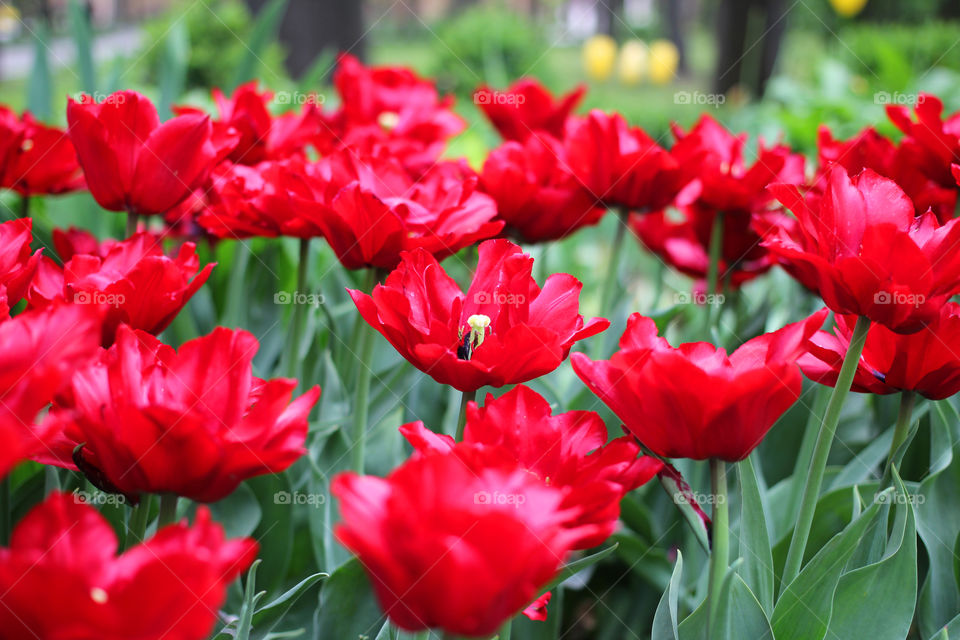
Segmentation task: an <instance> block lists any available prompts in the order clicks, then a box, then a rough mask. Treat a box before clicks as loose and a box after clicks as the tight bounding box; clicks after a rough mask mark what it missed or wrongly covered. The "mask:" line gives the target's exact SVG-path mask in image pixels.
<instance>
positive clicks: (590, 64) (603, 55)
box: [583, 35, 617, 80]
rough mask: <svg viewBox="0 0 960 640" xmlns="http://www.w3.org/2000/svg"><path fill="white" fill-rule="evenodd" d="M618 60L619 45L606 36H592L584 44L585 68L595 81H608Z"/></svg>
mask: <svg viewBox="0 0 960 640" xmlns="http://www.w3.org/2000/svg"><path fill="white" fill-rule="evenodd" d="M616 60H617V43H616V42H615V41H614V39H613V38H611V37H610V36H606V35H596V36H591V37H590V38H589V39H588V40H587V41H586V42H584V43H583V66H584V68H585V69H586V71H587V75H588V76H589V77H590V78H592V79H594V80H606V79H607V78H609V77H610V74H611V73H613V65H614V63H616Z"/></svg>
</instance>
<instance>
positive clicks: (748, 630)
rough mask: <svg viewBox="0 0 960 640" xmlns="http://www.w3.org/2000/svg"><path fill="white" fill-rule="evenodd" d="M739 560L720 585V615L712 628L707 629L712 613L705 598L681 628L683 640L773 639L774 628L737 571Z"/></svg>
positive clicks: (680, 632)
mask: <svg viewBox="0 0 960 640" xmlns="http://www.w3.org/2000/svg"><path fill="white" fill-rule="evenodd" d="M739 564H740V561H738V562H736V563H734V565H733V566H731V567H730V569H729V570H728V571H727V575H726V576H724V578H723V585H722V586H721V588H720V595H719V604H718V609H717V610H718V612H719V617H718V619H717V621H716V623H715V625H714V627H713V628H712V629H709V630H708V629H707V626H708V624H709V614H708V606H707V604H708V603H707V601H706V600H704V601H703V602H702V603H701V604H700V606H699V607H697V609H696V611H694V612H693V613H691V614H690V615H689V616H688V617H687V618H686V619H685V620H684V621H683V622H681V623H680V626H679V627H678V631H679V638H680V640H704V639H705V638H708V637H709V638H710V639H711V640H744V639H746V638H750V640H773V638H774V635H773V629H772V628H771V626H770V621H769V619H768V618H767V614H766V613H764V611H763V608H762V607H761V606H760V602H759V601H758V600H757V598H756V596H755V595H753V592H751V591H750V587H748V586H747V584H746V583H745V582H744V581H743V578H741V577H740V576H739V575H738V573H737V570H738V569H739V567H738V565H739Z"/></svg>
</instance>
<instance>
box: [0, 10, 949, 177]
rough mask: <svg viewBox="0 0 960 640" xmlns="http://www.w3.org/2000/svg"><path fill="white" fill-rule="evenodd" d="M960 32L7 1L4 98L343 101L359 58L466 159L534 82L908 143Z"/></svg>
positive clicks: (38, 104)
mask: <svg viewBox="0 0 960 640" xmlns="http://www.w3.org/2000/svg"><path fill="white" fill-rule="evenodd" d="M958 36H960V2H957V1H956V0H915V1H912V2H901V1H899V0H869V1H868V0H723V1H719V0H600V1H596V0H350V1H346V0H18V1H11V0H0V95H2V101H3V102H5V103H7V104H10V105H11V106H13V107H14V108H16V109H18V110H19V109H22V108H30V109H31V110H32V111H34V112H36V113H37V114H38V115H40V116H41V117H47V118H49V119H53V120H55V121H62V119H63V115H62V114H63V104H64V99H63V97H62V96H64V95H65V94H72V93H74V92H77V91H79V90H86V91H88V92H91V93H93V92H100V93H104V94H106V93H108V92H110V91H112V90H114V89H117V88H121V87H123V88H130V87H132V88H139V89H141V90H143V91H145V92H147V93H148V94H152V95H153V96H154V97H155V98H157V99H158V100H159V102H160V104H161V106H162V107H163V106H167V105H169V104H171V103H173V102H174V101H179V102H192V103H198V102H202V101H203V100H204V99H205V96H207V95H209V94H208V92H209V89H210V87H213V86H219V87H222V88H224V89H229V88H232V87H233V86H236V85H237V84H239V83H240V82H242V81H244V80H247V79H250V78H252V77H259V78H260V79H261V80H262V81H263V82H264V83H265V84H266V85H267V86H269V87H270V88H273V89H276V90H282V89H291V88H292V89H300V88H303V89H305V90H308V91H318V90H320V92H321V94H322V95H326V93H324V92H323V91H322V89H323V87H324V85H326V84H327V83H328V82H329V79H330V72H331V70H332V68H333V66H334V65H335V59H336V54H337V52H340V51H349V52H351V53H353V54H355V55H358V56H359V57H361V58H362V59H364V60H366V61H367V62H370V63H374V64H403V65H409V66H412V67H413V68H415V69H416V70H417V71H419V72H420V73H422V74H425V75H430V76H433V77H435V78H436V79H437V82H438V84H439V86H440V88H441V90H443V91H448V92H452V93H455V94H456V95H457V96H458V110H459V111H460V112H461V113H462V114H463V115H464V116H465V117H466V118H467V119H468V121H469V122H470V123H471V126H470V128H469V129H468V130H467V132H466V133H465V134H464V135H463V136H461V138H460V139H458V140H457V143H456V144H455V145H454V147H453V148H452V149H451V154H453V155H457V154H466V155H467V156H468V157H469V158H471V160H472V161H474V162H476V161H479V160H481V159H482V158H483V156H484V153H485V150H486V149H488V148H489V147H490V146H493V145H494V144H495V143H496V137H495V136H494V135H493V133H492V131H491V130H490V129H489V127H488V126H487V125H486V123H485V122H483V121H482V119H481V118H480V116H479V114H478V112H477V110H476V109H475V108H474V105H473V104H472V99H471V95H472V91H473V90H474V89H475V88H476V87H477V86H478V85H480V84H484V83H486V84H489V85H491V86H494V87H502V86H505V85H506V84H508V83H509V82H511V81H512V80H514V79H516V78H518V77H520V76H523V75H534V76H537V77H538V78H540V79H541V80H542V81H543V82H544V83H546V84H547V86H549V87H551V88H552V89H554V90H557V91H561V90H566V89H570V88H572V87H574V86H575V85H577V84H579V83H586V84H587V85H589V88H590V90H589V92H588V94H587V99H586V101H585V105H584V106H586V107H594V106H597V107H602V108H604V109H606V110H617V111H620V112H621V113H623V114H624V115H625V116H626V117H627V119H628V120H629V121H631V122H633V123H636V124H639V125H641V126H643V127H645V128H647V129H648V130H650V132H651V133H652V134H653V135H655V136H657V137H659V136H661V135H663V134H665V133H666V132H667V131H668V127H669V125H670V123H671V121H676V122H678V123H680V124H681V125H689V124H690V123H692V122H693V120H694V119H695V118H696V117H697V115H698V114H699V113H701V112H703V111H709V112H711V113H714V115H715V116H716V117H717V118H718V119H719V120H720V121H721V122H723V123H724V124H725V125H727V126H728V127H730V128H732V129H741V130H745V131H748V132H750V133H755V134H762V135H764V136H765V137H767V138H768V139H770V138H776V137H777V136H782V137H783V138H784V140H785V141H786V142H788V143H789V144H791V145H794V146H795V147H797V148H798V149H799V150H802V151H810V150H812V149H814V148H815V140H816V128H817V125H818V124H819V123H821V122H822V123H825V124H827V125H828V126H831V128H833V129H834V131H835V133H836V134H837V135H838V136H841V137H843V136H847V135H851V134H853V133H855V132H856V131H857V130H858V129H859V128H860V127H861V126H863V125H865V124H871V123H876V124H880V126H881V129H882V130H883V131H884V133H891V134H892V133H893V131H892V128H891V127H890V125H889V124H888V123H887V122H886V118H885V117H884V115H883V108H884V106H885V104H891V103H901V104H908V103H912V100H913V98H911V96H915V95H916V93H917V92H918V91H922V90H926V91H932V92H935V93H937V94H939V95H941V96H942V97H943V98H944V100H945V102H946V106H947V107H948V109H950V108H956V107H957V106H958V103H957V99H958V98H960V82H957V79H958V75H957V74H958V72H960V46H958ZM191 94H196V95H191ZM161 111H162V112H163V111H164V109H161Z"/></svg>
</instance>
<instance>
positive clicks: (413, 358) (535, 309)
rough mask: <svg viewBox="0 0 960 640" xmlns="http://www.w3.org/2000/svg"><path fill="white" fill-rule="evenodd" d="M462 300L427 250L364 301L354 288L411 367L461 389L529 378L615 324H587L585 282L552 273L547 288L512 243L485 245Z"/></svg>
mask: <svg viewBox="0 0 960 640" xmlns="http://www.w3.org/2000/svg"><path fill="white" fill-rule="evenodd" d="M479 254H480V258H479V261H478V263H477V270H476V272H475V273H474V276H473V281H472V282H471V283H470V288H469V289H468V290H467V292H466V294H464V293H463V291H462V290H461V289H460V287H459V286H458V285H457V283H456V282H454V280H453V278H451V277H450V276H448V275H447V274H446V272H444V270H443V269H442V268H441V267H440V265H439V264H438V263H437V260H436V259H435V258H434V257H433V256H432V255H430V254H429V253H428V252H427V251H424V250H423V249H417V250H416V251H413V252H409V253H404V254H402V256H401V262H400V266H399V267H397V268H396V269H395V270H394V271H393V272H392V273H391V274H390V275H389V276H388V277H387V280H386V282H385V283H384V284H382V285H377V286H376V287H374V289H373V293H372V294H371V295H368V294H366V293H363V292H361V291H355V290H350V297H351V298H353V301H354V303H356V305H357V309H358V310H359V311H360V314H361V315H362V316H363V319H364V320H366V321H367V323H368V324H370V326H372V327H373V328H374V329H376V330H377V331H379V332H380V333H381V334H382V335H383V337H384V338H386V339H387V340H388V341H389V342H390V344H392V345H393V347H394V348H395V349H396V350H397V351H398V352H399V353H400V355H402V356H403V357H404V358H406V359H407V360H408V361H409V362H410V363H411V364H412V365H414V366H415V367H417V368H418V369H420V370H421V371H423V372H424V373H426V374H428V375H429V376H430V377H432V378H433V379H434V380H436V381H437V382H440V383H442V384H448V385H450V386H452V387H454V388H456V389H459V390H460V391H465V392H471V391H476V390H477V389H479V388H480V387H482V386H484V385H490V386H493V387H502V386H503V385H506V384H517V383H520V382H526V381H527V380H532V379H533V378H536V377H538V376H542V375H544V374H546V373H549V372H551V371H553V370H554V369H556V368H557V367H558V366H560V363H561V362H563V361H564V360H565V359H566V357H567V355H569V353H570V348H571V347H572V346H573V345H574V343H576V342H577V341H578V340H582V339H584V338H588V337H590V336H592V335H595V334H597V333H600V332H601V331H603V330H604V329H606V328H607V327H608V326H609V325H610V322H609V321H608V320H606V319H604V318H594V319H592V320H590V321H589V322H584V319H583V317H582V316H581V315H580V313H579V308H580V302H579V298H580V289H581V288H582V285H581V284H580V282H579V281H578V280H577V279H576V278H574V277H573V276H570V275H567V274H565V273H556V274H553V275H551V276H550V277H549V278H547V281H546V282H545V283H544V285H543V288H542V289H541V288H540V287H539V286H537V283H536V282H535V281H534V279H533V277H532V276H531V272H532V270H533V258H531V257H530V256H528V255H526V254H525V253H523V252H522V251H521V249H520V247H518V246H517V245H515V244H512V243H510V242H508V241H507V240H488V241H486V242H483V243H481V244H480V251H479Z"/></svg>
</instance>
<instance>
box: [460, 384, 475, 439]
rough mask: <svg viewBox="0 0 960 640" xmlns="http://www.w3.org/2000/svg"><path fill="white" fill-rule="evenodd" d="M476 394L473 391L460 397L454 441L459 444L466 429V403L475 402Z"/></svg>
mask: <svg viewBox="0 0 960 640" xmlns="http://www.w3.org/2000/svg"><path fill="white" fill-rule="evenodd" d="M476 399H477V392H476V391H475V390H474V391H464V392H463V395H461V396H460V418H459V419H458V420H457V435H456V438H455V439H456V441H457V442H460V441H461V440H463V431H464V429H466V427H467V403H468V402H472V401H476Z"/></svg>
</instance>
